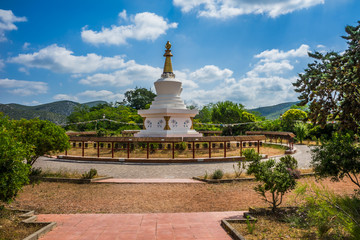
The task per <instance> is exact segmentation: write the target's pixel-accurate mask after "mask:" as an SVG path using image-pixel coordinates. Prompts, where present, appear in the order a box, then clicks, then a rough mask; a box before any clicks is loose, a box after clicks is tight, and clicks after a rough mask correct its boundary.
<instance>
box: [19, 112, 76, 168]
mask: <svg viewBox="0 0 360 240" xmlns="http://www.w3.org/2000/svg"><path fill="white" fill-rule="evenodd" d="M13 125H14V129H15V131H16V136H17V137H18V140H19V141H21V142H22V143H23V144H28V145H31V146H33V152H32V155H31V157H30V158H27V159H26V160H27V163H28V164H30V165H33V164H34V163H35V161H36V160H37V159H38V158H39V157H40V156H43V155H45V154H51V153H52V152H57V151H65V150H66V149H69V148H70V144H69V137H68V136H67V135H66V134H65V130H64V129H63V128H61V127H59V126H57V125H55V124H54V123H52V122H49V121H44V120H39V119H31V120H25V119H21V120H14V123H13Z"/></svg>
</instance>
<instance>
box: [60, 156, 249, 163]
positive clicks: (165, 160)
mask: <svg viewBox="0 0 360 240" xmlns="http://www.w3.org/2000/svg"><path fill="white" fill-rule="evenodd" d="M57 158H58V159H60V160H75V161H90V162H91V161H93V162H113V163H199V162H238V161H240V160H241V159H243V158H244V156H241V157H240V156H229V157H212V158H208V157H204V158H110V157H99V158H98V157H81V156H72V155H67V156H65V155H59V156H57Z"/></svg>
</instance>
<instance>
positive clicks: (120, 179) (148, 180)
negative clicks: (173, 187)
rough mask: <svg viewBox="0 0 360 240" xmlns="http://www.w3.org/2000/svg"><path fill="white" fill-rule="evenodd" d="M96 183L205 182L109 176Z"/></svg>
mask: <svg viewBox="0 0 360 240" xmlns="http://www.w3.org/2000/svg"><path fill="white" fill-rule="evenodd" d="M95 182H96V183H204V182H201V181H197V180H194V179H189V178H187V179H169V178H147V179H134V178H127V179H126V178H125V179H122V178H109V179H104V180H99V181H95Z"/></svg>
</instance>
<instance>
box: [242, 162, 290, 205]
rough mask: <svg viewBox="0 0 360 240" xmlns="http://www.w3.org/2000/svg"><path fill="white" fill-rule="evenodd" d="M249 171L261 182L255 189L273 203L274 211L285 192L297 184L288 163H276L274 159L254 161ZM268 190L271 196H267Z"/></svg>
mask: <svg viewBox="0 0 360 240" xmlns="http://www.w3.org/2000/svg"><path fill="white" fill-rule="evenodd" d="M247 173H248V174H253V175H254V176H255V180H256V181H257V182H260V183H259V184H258V185H257V186H256V187H255V188H254V190H255V191H256V192H257V193H258V194H260V195H261V196H262V197H263V200H264V201H265V202H267V203H269V204H270V205H271V207H272V211H273V212H275V211H276V208H277V207H278V206H279V205H280V204H281V203H282V200H283V196H284V194H285V193H286V192H288V191H290V190H292V189H294V188H295V185H296V181H295V178H294V177H293V176H292V175H291V174H290V173H289V171H288V168H287V167H286V165H285V164H284V163H283V162H281V161H280V162H277V163H276V162H275V160H274V159H269V160H267V161H263V162H261V161H260V160H255V161H253V162H252V163H250V165H249V167H248V171H247ZM267 192H269V193H270V194H271V197H270V198H268V197H267V196H266V193H267Z"/></svg>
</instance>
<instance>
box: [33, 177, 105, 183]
mask: <svg viewBox="0 0 360 240" xmlns="http://www.w3.org/2000/svg"><path fill="white" fill-rule="evenodd" d="M110 178H112V177H98V178H92V179H82V178H57V177H35V178H32V180H33V181H37V180H39V181H42V182H67V183H78V184H89V183H93V182H96V181H99V180H104V179H110Z"/></svg>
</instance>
